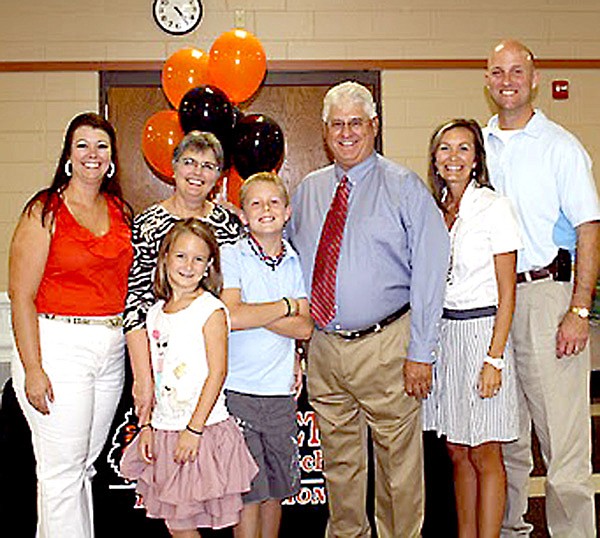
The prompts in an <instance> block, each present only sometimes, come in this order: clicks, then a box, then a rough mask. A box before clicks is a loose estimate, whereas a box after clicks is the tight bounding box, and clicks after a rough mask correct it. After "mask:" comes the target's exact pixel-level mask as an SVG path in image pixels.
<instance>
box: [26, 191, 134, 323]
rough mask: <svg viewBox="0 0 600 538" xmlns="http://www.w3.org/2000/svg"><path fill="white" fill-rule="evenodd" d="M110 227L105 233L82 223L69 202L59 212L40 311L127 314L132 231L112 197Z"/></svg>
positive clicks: (38, 300) (38, 302) (38, 298)
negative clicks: (94, 230)
mask: <svg viewBox="0 0 600 538" xmlns="http://www.w3.org/2000/svg"><path fill="white" fill-rule="evenodd" d="M107 205H108V212H109V217H110V229H109V231H108V232H107V233H106V234H105V235H103V236H100V237H97V236H95V235H94V234H93V233H92V232H90V230H88V229H87V228H85V227H83V226H81V225H80V224H79V223H78V222H77V221H76V220H75V217H73V215H72V214H71V212H70V211H69V209H68V207H67V205H66V204H64V203H61V204H59V205H58V208H57V209H56V211H55V213H54V233H53V234H52V240H51V242H50V251H49V253H48V260H47V261H46V267H45V269H44V274H43V276H42V281H41V282H40V286H39V288H38V292H37V296H36V299H35V305H36V308H37V311H38V313H42V314H58V315H62V316H110V315H114V314H119V313H121V312H123V308H124V306H125V295H126V294H127V276H128V274H129V267H130V266H131V262H132V260H133V250H132V247H131V231H130V229H129V226H128V225H127V223H126V222H125V221H124V219H123V216H122V214H121V211H120V210H119V208H118V206H117V205H116V202H114V201H113V200H110V199H109V198H108V197H107Z"/></svg>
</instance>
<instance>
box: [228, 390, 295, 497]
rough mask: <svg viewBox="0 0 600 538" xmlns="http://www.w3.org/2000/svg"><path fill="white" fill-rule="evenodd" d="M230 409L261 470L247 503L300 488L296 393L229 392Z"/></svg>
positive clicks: (249, 493) (248, 495) (293, 492)
mask: <svg viewBox="0 0 600 538" xmlns="http://www.w3.org/2000/svg"><path fill="white" fill-rule="evenodd" d="M225 396H226V401H227V408H228V409H229V412H230V413H231V414H232V415H233V416H234V417H235V419H236V420H237V423H238V425H239V427H240V428H241V429H242V432H243V433H244V438H245V439H246V444H247V445H248V448H249V450H250V453H251V454H252V456H253V458H254V460H255V461H256V463H257V465H258V468H259V471H258V474H257V475H256V476H255V477H254V480H253V481H252V489H251V490H250V491H249V492H248V493H246V494H244V495H243V497H242V499H243V501H244V503H257V502H262V501H265V500H267V499H285V498H286V497H290V496H291V495H294V494H296V493H297V492H298V490H299V489H300V465H299V453H298V442H297V434H298V426H297V423H296V402H295V400H294V398H293V396H256V395H253V394H241V393H239V392H234V391H230V390H226V391H225Z"/></svg>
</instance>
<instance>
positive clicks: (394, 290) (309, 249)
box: [288, 153, 448, 362]
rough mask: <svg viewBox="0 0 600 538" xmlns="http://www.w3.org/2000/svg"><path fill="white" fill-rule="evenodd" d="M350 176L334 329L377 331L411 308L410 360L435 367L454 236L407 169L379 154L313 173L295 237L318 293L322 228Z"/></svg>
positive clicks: (299, 195) (296, 213)
mask: <svg viewBox="0 0 600 538" xmlns="http://www.w3.org/2000/svg"><path fill="white" fill-rule="evenodd" d="M344 175H346V176H348V178H349V180H350V183H351V188H350V198H349V200H348V217H347V221H346V227H345V230H344V237H343V240H342V246H341V251H340V258H339V262H338V271H337V287H336V303H337V305H336V314H335V317H334V319H333V320H332V321H331V323H330V324H329V325H328V326H327V327H325V329H326V330H337V329H343V330H357V329H363V328H366V327H369V326H371V325H373V324H375V323H377V322H379V321H381V320H382V319H383V318H385V317H386V316H388V315H390V314H392V313H393V312H395V311H397V310H398V309H399V308H400V307H402V306H403V305H404V304H406V303H408V302H410V305H411V339H410V345H409V350H408V356H409V358H410V359H412V360H416V361H419V362H432V360H433V350H434V347H435V344H436V340H437V323H438V321H439V318H440V316H441V311H442V302H443V297H444V287H445V279H446V274H447V270H448V232H447V231H446V227H445V225H444V222H443V219H442V216H441V213H440V211H439V210H438V208H437V206H436V205H435V202H434V200H433V197H432V196H431V194H430V193H429V191H428V190H427V188H426V187H425V185H424V184H423V182H422V181H421V180H420V179H419V177H418V176H417V175H416V174H415V173H414V172H412V171H411V170H409V169H408V168H406V167H403V166H401V165H399V164H396V163H394V162H392V161H390V160H388V159H386V158H384V157H382V156H380V155H378V154H376V153H373V154H372V155H371V156H370V157H368V158H367V159H366V160H364V161H363V162H361V163H360V164H358V165H357V166H355V167H353V168H352V169H351V170H349V171H347V172H346V173H345V174H344V171H343V170H342V169H341V168H340V167H339V166H337V165H330V166H327V167H325V168H322V169H321V170H317V171H316V172H313V173H311V174H309V175H308V176H307V177H306V178H305V179H304V180H303V182H302V183H301V184H300V186H299V187H298V190H297V191H296V193H295V194H294V196H293V201H292V206H293V213H292V218H291V221H290V223H289V224H288V237H289V239H290V240H291V242H292V244H293V245H294V247H295V248H296V250H297V251H298V253H299V254H300V261H301V263H302V270H303V274H304V278H305V282H306V288H307V290H308V293H309V296H310V289H311V281H312V269H313V266H314V259H315V254H316V250H317V246H318V243H319V238H320V235H321V228H322V226H323V223H324V221H325V216H326V214H327V211H328V209H329V206H330V204H331V201H332V198H333V194H334V191H335V187H336V185H337V183H338V181H339V180H340V179H341V178H342V177H343V176H344Z"/></svg>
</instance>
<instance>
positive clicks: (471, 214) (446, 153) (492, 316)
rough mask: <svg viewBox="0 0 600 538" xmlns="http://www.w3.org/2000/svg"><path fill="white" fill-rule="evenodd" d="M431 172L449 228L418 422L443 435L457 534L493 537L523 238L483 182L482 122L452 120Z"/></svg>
mask: <svg viewBox="0 0 600 538" xmlns="http://www.w3.org/2000/svg"><path fill="white" fill-rule="evenodd" d="M429 155H430V164H429V179H430V181H431V183H432V185H433V190H434V196H435V198H436V200H437V202H438V205H439V207H440V209H441V211H442V213H443V216H444V219H445V222H446V225H447V227H448V232H449V234H450V242H451V254H450V266H449V269H448V277H447V285H446V295H445V299H444V314H443V317H442V322H441V325H440V350H439V357H438V359H437V361H436V364H435V382H434V390H433V392H432V395H431V396H430V397H429V398H428V399H427V400H426V401H425V404H424V426H425V429H433V430H436V431H437V432H438V434H439V435H444V436H446V445H447V447H448V452H449V454H450V458H451V459H452V462H453V466H454V485H455V492H456V505H457V515H458V526H459V535H460V536H478V537H480V538H482V537H497V536H499V534H500V527H501V523H502V516H503V514H504V505H505V497H506V473H505V470H504V465H503V462H502V448H501V443H503V442H507V441H512V440H514V439H516V437H517V432H518V429H517V409H516V387H515V377H514V371H513V363H512V351H511V350H510V345H508V346H507V341H508V335H509V330H510V324H511V321H512V315H513V310H514V304H515V281H516V274H515V265H516V251H517V249H519V248H520V247H521V240H520V235H519V230H518V224H517V220H516V217H515V214H514V212H513V210H512V207H511V205H510V202H509V200H508V199H507V198H504V197H502V196H500V195H498V194H496V193H495V192H494V191H493V189H492V187H491V186H490V183H489V180H488V174H487V169H486V164H485V150H484V146H483V137H482V134H481V129H480V128H479V125H478V124H477V122H475V121H473V120H463V119H458V120H452V121H450V122H448V123H446V124H444V125H442V126H441V127H440V128H438V129H437V130H436V132H435V133H434V135H433V137H432V139H431V143H430V146H429Z"/></svg>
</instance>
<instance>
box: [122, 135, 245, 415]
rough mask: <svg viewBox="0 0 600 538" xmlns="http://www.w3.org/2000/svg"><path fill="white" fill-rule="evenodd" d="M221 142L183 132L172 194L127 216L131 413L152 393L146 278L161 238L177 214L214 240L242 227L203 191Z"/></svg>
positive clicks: (217, 170)
mask: <svg viewBox="0 0 600 538" xmlns="http://www.w3.org/2000/svg"><path fill="white" fill-rule="evenodd" d="M223 163H224V156H223V148H222V147H221V144H220V143H219V140H218V139H217V138H216V137H215V136H214V135H213V134H211V133H203V132H199V131H192V132H190V133H188V134H187V135H186V136H185V137H184V138H183V140H182V141H181V142H180V143H179V145H178V146H177V147H176V148H175V151H174V152H173V171H174V178H175V189H174V191H173V194H172V196H170V197H169V198H167V199H166V200H164V201H162V202H159V203H157V204H154V205H152V206H150V207H149V208H147V209H146V210H145V211H143V212H142V213H140V214H139V215H138V216H137V217H136V218H135V220H134V222H133V239H132V242H133V248H134V261H133V265H132V267H131V271H130V273H129V291H128V295H127V301H126V304H125V319H124V329H125V333H126V337H127V347H128V349H129V355H130V358H131V365H132V370H133V377H134V381H133V398H134V404H135V408H136V414H137V415H138V416H140V414H143V411H144V410H148V408H149V406H150V404H151V402H152V398H153V383H152V375H151V372H150V355H149V350H148V338H147V334H146V313H147V311H148V308H149V307H150V306H151V305H152V304H153V303H154V302H155V297H154V292H153V288H152V281H153V276H154V270H155V268H156V261H157V256H158V249H159V246H160V243H161V241H162V239H163V238H164V237H165V235H166V234H167V232H168V231H169V230H170V229H171V227H172V226H173V225H174V224H175V223H176V222H177V221H179V220H182V219H185V218H189V217H196V218H198V219H200V220H202V221H204V222H206V223H208V224H209V225H210V226H211V228H212V229H213V231H214V233H215V236H216V238H217V241H218V242H219V244H223V243H234V242H235V241H236V240H237V238H238V237H239V236H240V235H241V233H242V230H243V228H242V224H241V222H240V220H239V219H238V217H237V216H236V215H235V214H234V213H232V212H231V211H229V210H227V209H225V208H224V207H222V206H220V205H217V204H215V203H213V202H211V201H210V200H209V199H208V197H209V195H210V193H211V191H212V190H213V188H214V186H215V184H216V183H217V180H218V179H219V177H220V175H221V170H222V169H223Z"/></svg>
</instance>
